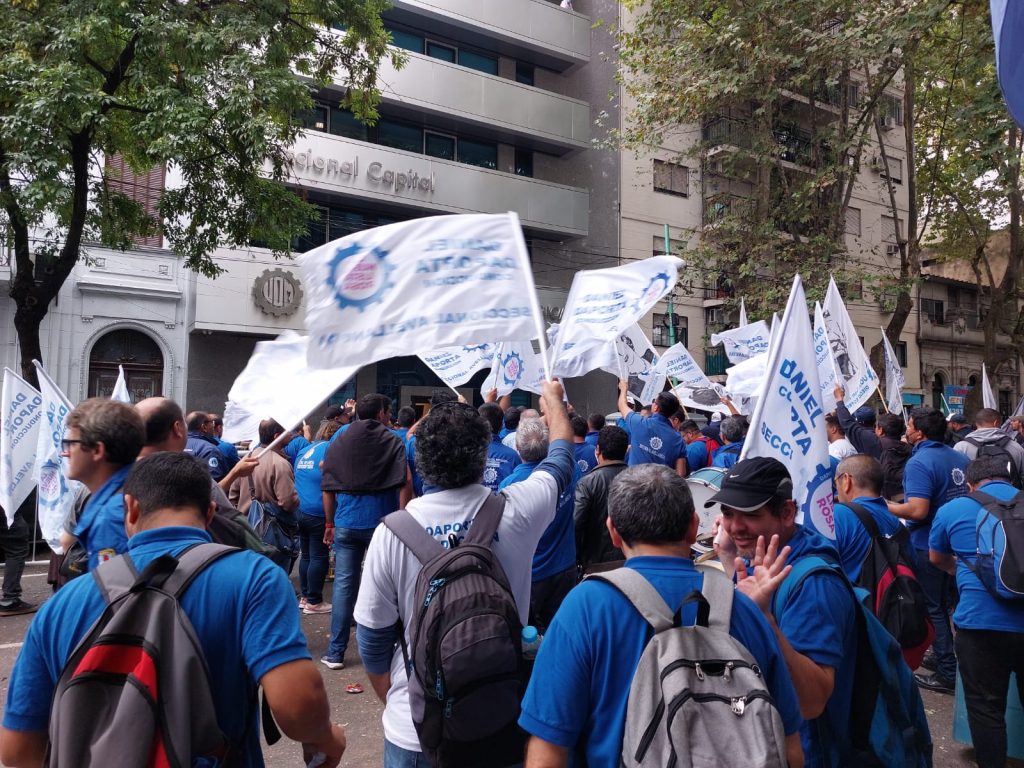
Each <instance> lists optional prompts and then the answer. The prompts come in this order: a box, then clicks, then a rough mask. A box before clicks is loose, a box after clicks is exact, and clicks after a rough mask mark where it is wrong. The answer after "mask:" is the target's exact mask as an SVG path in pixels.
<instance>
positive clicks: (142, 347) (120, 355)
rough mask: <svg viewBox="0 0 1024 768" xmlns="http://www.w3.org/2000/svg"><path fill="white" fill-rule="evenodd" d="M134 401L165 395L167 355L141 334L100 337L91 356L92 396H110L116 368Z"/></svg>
mask: <svg viewBox="0 0 1024 768" xmlns="http://www.w3.org/2000/svg"><path fill="white" fill-rule="evenodd" d="M119 365H121V366H124V377H125V381H126V382H127V384H128V393H129V394H130V395H131V398H132V402H133V403H137V402H139V401H140V400H144V399H145V398H147V397H155V396H156V395H162V394H163V380H164V356H163V353H162V352H161V351H160V346H159V345H158V344H157V343H156V342H155V341H154V340H153V339H152V338H150V337H149V336H147V335H146V334H144V333H142V332H141V331H135V330H132V329H130V328H121V329H119V330H116V331H111V332H110V333H108V334H105V335H103V336H101V337H100V338H99V339H98V340H97V341H96V344H95V345H93V348H92V352H91V353H90V354H89V397H110V394H111V392H113V391H114V384H115V383H116V382H117V367H118V366H119Z"/></svg>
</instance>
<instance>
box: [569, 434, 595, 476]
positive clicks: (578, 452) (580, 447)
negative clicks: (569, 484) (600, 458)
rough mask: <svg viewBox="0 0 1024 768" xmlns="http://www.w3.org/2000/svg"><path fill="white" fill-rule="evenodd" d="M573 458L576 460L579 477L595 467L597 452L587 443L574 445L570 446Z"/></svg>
mask: <svg viewBox="0 0 1024 768" xmlns="http://www.w3.org/2000/svg"><path fill="white" fill-rule="evenodd" d="M572 449H573V450H572V453H573V458H574V459H575V460H576V469H578V470H579V473H580V474H581V475H585V474H586V473H587V472H589V471H590V470H592V469H593V468H594V467H596V466H597V451H596V450H594V446H592V445H590V444H589V443H585V442H584V443H574V444H573V446H572Z"/></svg>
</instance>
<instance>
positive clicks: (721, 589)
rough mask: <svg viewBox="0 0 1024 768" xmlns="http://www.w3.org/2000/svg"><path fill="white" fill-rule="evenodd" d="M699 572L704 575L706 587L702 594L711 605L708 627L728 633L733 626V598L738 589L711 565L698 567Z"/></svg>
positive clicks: (703, 588)
mask: <svg viewBox="0 0 1024 768" xmlns="http://www.w3.org/2000/svg"><path fill="white" fill-rule="evenodd" d="M697 570H698V571H700V572H701V573H703V574H704V586H703V587H701V590H700V591H701V593H702V594H703V595H704V597H705V599H707V601H708V604H709V605H710V612H709V613H708V627H709V628H710V629H717V630H720V631H722V632H728V631H729V627H730V626H731V625H732V598H733V596H734V595H735V594H736V587H735V585H734V584H733V583H732V580H731V579H730V578H729V577H728V576H726V575H725V573H724V572H722V571H720V570H719V569H718V568H715V567H714V566H711V565H698V566H697Z"/></svg>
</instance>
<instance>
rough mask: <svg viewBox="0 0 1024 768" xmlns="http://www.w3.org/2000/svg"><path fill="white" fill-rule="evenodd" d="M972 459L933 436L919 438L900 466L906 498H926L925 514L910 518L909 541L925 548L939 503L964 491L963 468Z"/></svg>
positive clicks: (960, 494) (965, 485) (961, 494)
mask: <svg viewBox="0 0 1024 768" xmlns="http://www.w3.org/2000/svg"><path fill="white" fill-rule="evenodd" d="M970 463H971V460H970V459H968V458H967V456H965V455H964V454H962V453H960V452H959V451H954V450H953V449H952V448H950V447H949V446H948V445H943V444H942V443H940V442H937V441H936V440H922V441H921V442H919V443H918V444H917V445H915V446H914V450H913V453H911V455H910V458H909V459H907V463H906V466H904V467H903V492H904V494H905V497H906V498H907V499H928V517H927V518H925V519H924V520H911V521H909V522H908V523H907V527H908V528H909V529H910V543H911V544H913V545H914V547H915V548H916V549H920V550H927V549H928V530H929V529H930V528H931V525H932V519H933V518H934V517H935V513H936V512H938V511H939V507H941V506H942V505H943V504H945V503H946V502H948V501H952V500H953V499H955V498H956V497H957V496H963V495H964V494H965V493H967V484H966V483H965V482H964V470H966V469H967V465H968V464H970Z"/></svg>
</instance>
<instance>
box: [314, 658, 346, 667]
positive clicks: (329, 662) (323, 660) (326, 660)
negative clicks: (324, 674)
mask: <svg viewBox="0 0 1024 768" xmlns="http://www.w3.org/2000/svg"><path fill="white" fill-rule="evenodd" d="M320 663H321V664H323V665H324V666H325V667H327V668H328V669H344V668H345V662H344V661H335V660H334V659H333V658H331V657H330V656H321V657H320Z"/></svg>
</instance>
